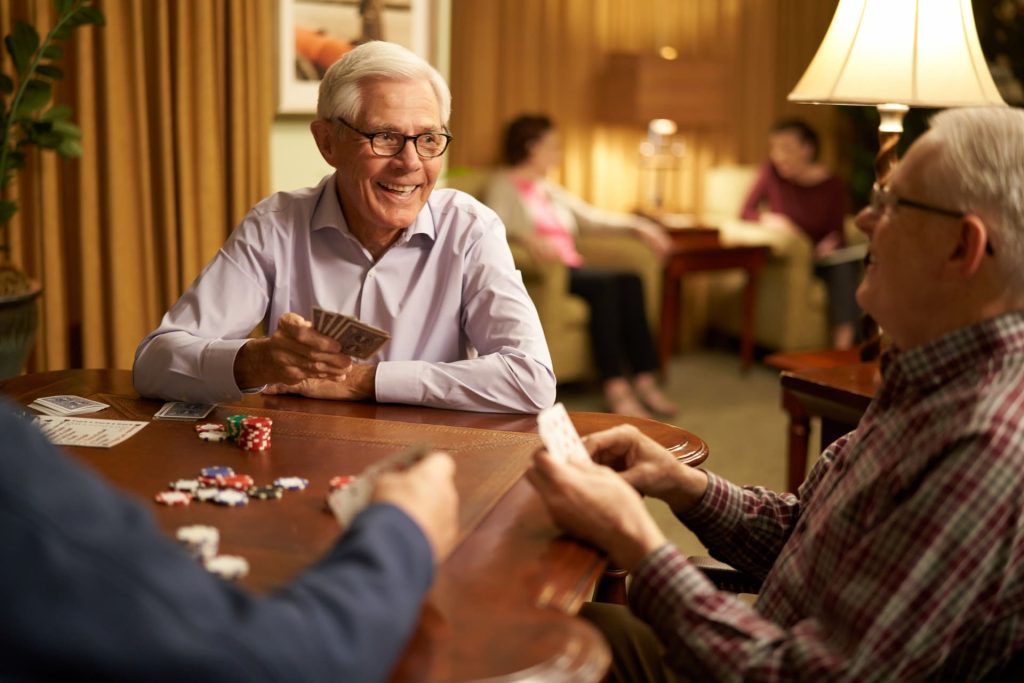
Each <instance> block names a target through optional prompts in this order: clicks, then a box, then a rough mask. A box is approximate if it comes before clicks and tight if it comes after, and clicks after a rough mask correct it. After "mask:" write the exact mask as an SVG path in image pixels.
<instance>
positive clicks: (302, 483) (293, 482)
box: [274, 477, 309, 491]
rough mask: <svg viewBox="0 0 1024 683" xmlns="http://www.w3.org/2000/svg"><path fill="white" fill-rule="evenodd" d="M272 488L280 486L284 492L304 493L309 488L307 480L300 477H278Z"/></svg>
mask: <svg viewBox="0 0 1024 683" xmlns="http://www.w3.org/2000/svg"><path fill="white" fill-rule="evenodd" d="M274 486H280V487H281V488H283V489H284V490H286V491H304V490H305V489H306V487H307V486H309V479H303V478H302V477H279V478H277V479H275V480H274Z"/></svg>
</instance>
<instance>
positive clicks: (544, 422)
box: [537, 403, 590, 462]
mask: <svg viewBox="0 0 1024 683" xmlns="http://www.w3.org/2000/svg"><path fill="white" fill-rule="evenodd" d="M537 431H538V432H540V438H541V441H543V442H544V447H545V448H547V449H548V453H550V454H551V455H553V456H554V457H555V458H556V459H557V460H561V461H562V462H573V461H576V462H589V461H590V454H589V453H587V447H586V446H584V445H583V440H582V439H580V435H579V434H578V433H577V432H576V427H574V426H573V424H572V420H570V419H569V413H567V412H565V406H564V405H562V404H561V403H556V404H555V405H553V406H551V407H550V408H548V409H547V410H544V411H542V412H541V413H540V414H539V415H537Z"/></svg>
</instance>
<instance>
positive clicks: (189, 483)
mask: <svg viewBox="0 0 1024 683" xmlns="http://www.w3.org/2000/svg"><path fill="white" fill-rule="evenodd" d="M167 488H169V489H171V490H172V491H184V492H186V493H195V492H196V489H198V488H199V481H198V480H197V479H177V480H175V481H172V482H171V483H170V484H168V485H167Z"/></svg>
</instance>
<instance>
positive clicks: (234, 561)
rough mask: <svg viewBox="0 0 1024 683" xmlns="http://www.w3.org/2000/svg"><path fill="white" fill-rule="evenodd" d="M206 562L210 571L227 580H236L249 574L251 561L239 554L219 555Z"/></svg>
mask: <svg viewBox="0 0 1024 683" xmlns="http://www.w3.org/2000/svg"><path fill="white" fill-rule="evenodd" d="M204 564H205V566H206V570H207V571H208V572H210V573H211V574H216V575H217V576H219V577H220V578H222V579H224V580H226V581H235V580H236V579H241V578H242V577H244V576H247V575H248V574H249V561H248V560H247V559H245V558H244V557H239V556H238V555H218V556H217V557H212V558H210V559H209V560H207V561H206V562H205V563H204Z"/></svg>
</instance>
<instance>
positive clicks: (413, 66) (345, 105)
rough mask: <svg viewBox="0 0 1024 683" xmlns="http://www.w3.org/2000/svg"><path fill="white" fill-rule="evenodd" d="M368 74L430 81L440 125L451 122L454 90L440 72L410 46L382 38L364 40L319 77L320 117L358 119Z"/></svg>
mask: <svg viewBox="0 0 1024 683" xmlns="http://www.w3.org/2000/svg"><path fill="white" fill-rule="evenodd" d="M367 78H383V79H388V80H395V81H410V80H425V81H427V82H428V83H430V87H431V88H433V89H434V95H435V96H436V97H437V106H438V109H439V110H440V112H441V125H443V126H445V127H447V126H448V119H449V117H450V116H451V113H452V93H451V90H449V88H448V84H447V83H445V81H444V78H442V77H441V74H439V73H438V72H437V69H435V68H434V67H432V66H431V65H430V64H429V63H428V62H427V61H426V60H425V59H423V58H422V57H420V56H418V55H416V54H415V53H414V52H412V51H411V50H408V49H406V48H404V47H402V46H401V45H396V44H395V43H387V42H384V41H382V40H374V41H370V42H368V43H363V44H362V45H360V46H359V47H357V48H355V49H354V50H352V51H351V52H348V53H346V54H345V55H343V56H342V57H341V59H339V60H338V61H336V62H335V63H334V64H332V65H331V67H330V68H329V69H327V73H326V74H324V78H323V80H322V81H320V95H319V97H318V98H317V103H316V115H317V117H318V118H320V119H323V120H325V121H331V120H333V119H335V118H337V117H341V118H344V119H345V120H347V121H350V122H354V121H355V120H357V119H358V118H359V115H360V114H362V112H363V95H362V89H361V87H360V84H361V82H362V81H363V80H365V79H367Z"/></svg>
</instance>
